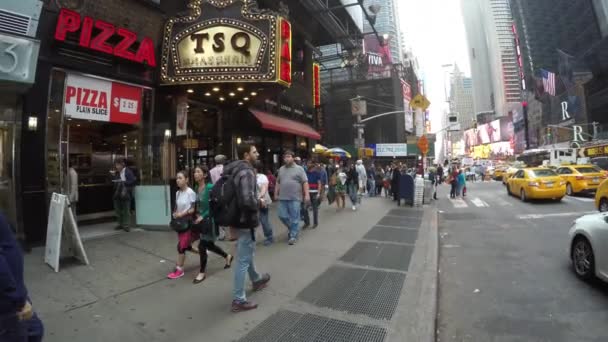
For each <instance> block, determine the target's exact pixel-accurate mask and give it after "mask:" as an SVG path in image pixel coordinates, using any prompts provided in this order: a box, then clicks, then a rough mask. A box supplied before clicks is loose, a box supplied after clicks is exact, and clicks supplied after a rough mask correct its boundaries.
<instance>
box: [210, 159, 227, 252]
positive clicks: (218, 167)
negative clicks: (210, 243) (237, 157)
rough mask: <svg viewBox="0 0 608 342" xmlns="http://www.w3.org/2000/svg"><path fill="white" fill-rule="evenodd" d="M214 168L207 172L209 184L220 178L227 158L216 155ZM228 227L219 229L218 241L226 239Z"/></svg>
mask: <svg viewBox="0 0 608 342" xmlns="http://www.w3.org/2000/svg"><path fill="white" fill-rule="evenodd" d="M214 160H215V166H214V167H213V168H212V169H211V170H210V171H209V175H210V176H211V184H215V183H216V182H217V181H218V180H219V179H220V177H222V173H223V172H224V164H226V161H227V158H226V156H225V155H223V154H218V155H216V156H215V158H214ZM227 228H228V227H219V236H218V240H220V241H223V240H224V239H225V238H226V231H228V230H229V229H227Z"/></svg>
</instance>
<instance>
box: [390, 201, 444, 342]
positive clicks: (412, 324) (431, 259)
mask: <svg viewBox="0 0 608 342" xmlns="http://www.w3.org/2000/svg"><path fill="white" fill-rule="evenodd" d="M435 203H436V202H432V204H430V205H425V206H424V216H423V220H422V224H421V225H420V228H419V235H418V240H417V242H416V247H415V249H414V252H413V254H412V259H411V261H410V267H409V270H408V271H407V277H406V280H405V285H404V287H403V289H402V292H401V299H400V301H399V304H398V305H397V309H396V312H395V316H394V317H393V319H392V321H391V324H390V327H389V330H388V334H387V338H386V340H385V341H391V342H402V341H421V342H435V340H436V328H437V320H436V318H437V308H438V291H439V286H438V282H439V277H438V273H437V271H438V262H439V236H438V211H437V207H436V204H435Z"/></svg>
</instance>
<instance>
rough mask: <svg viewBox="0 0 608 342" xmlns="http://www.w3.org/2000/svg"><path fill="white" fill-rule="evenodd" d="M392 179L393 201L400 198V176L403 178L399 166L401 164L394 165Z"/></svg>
mask: <svg viewBox="0 0 608 342" xmlns="http://www.w3.org/2000/svg"><path fill="white" fill-rule="evenodd" d="M392 177H393V178H392V179H391V191H392V193H393V201H398V200H399V182H400V178H401V170H400V168H399V166H397V165H395V167H393V172H392Z"/></svg>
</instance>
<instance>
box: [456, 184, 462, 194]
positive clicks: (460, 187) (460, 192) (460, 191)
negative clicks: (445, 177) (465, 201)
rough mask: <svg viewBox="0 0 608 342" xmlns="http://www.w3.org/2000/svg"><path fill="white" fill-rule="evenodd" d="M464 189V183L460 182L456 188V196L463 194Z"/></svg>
mask: <svg viewBox="0 0 608 342" xmlns="http://www.w3.org/2000/svg"><path fill="white" fill-rule="evenodd" d="M463 189H464V184H461V183H458V185H457V188H456V196H462V190H463Z"/></svg>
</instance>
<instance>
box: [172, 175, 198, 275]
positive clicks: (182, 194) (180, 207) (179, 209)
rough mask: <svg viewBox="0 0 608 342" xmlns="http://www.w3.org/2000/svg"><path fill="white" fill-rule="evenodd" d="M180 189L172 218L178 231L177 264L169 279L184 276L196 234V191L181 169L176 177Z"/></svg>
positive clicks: (173, 225) (176, 195) (173, 226)
mask: <svg viewBox="0 0 608 342" xmlns="http://www.w3.org/2000/svg"><path fill="white" fill-rule="evenodd" d="M176 182H177V187H178V190H177V192H176V193H175V211H173V215H172V216H173V219H172V220H171V223H170V225H171V228H173V230H175V231H176V232H177V237H178V242H177V253H178V255H177V264H176V265H175V270H174V271H173V272H171V273H169V274H168V275H167V278H169V279H177V278H181V277H183V276H184V263H185V262H186V251H189V250H192V245H191V244H192V241H193V240H194V238H195V234H193V233H192V217H193V215H194V212H195V203H196V193H195V192H194V191H193V190H192V189H190V187H189V186H188V176H187V175H186V172H184V171H180V172H178V173H177V177H176Z"/></svg>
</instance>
